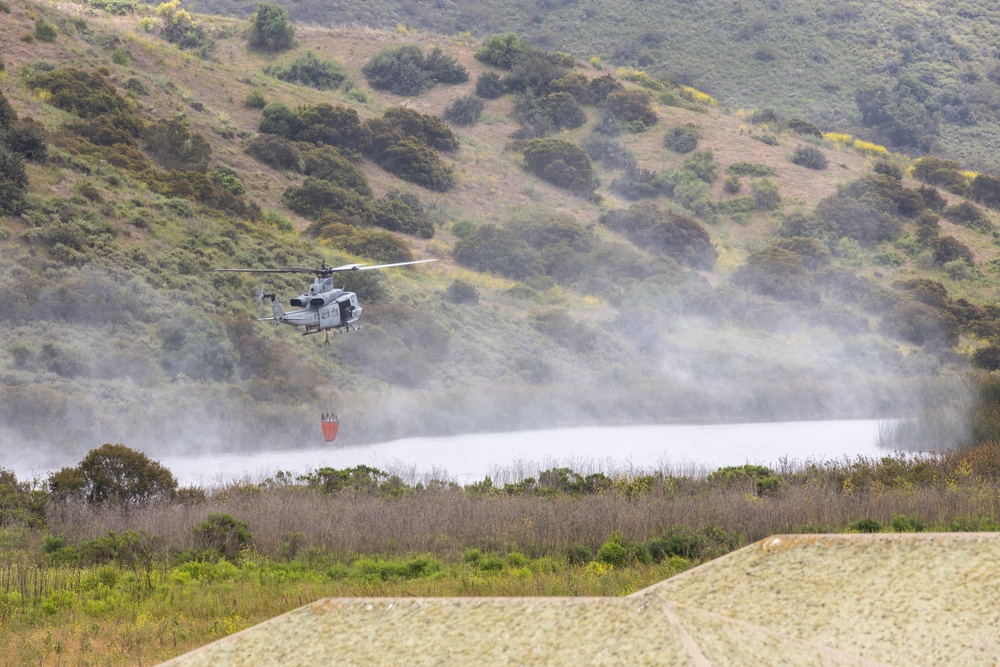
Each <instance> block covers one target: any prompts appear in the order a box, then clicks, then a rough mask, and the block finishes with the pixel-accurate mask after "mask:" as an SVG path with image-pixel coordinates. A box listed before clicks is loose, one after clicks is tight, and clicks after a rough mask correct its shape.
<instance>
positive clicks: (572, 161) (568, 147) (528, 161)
mask: <svg viewBox="0 0 1000 667" xmlns="http://www.w3.org/2000/svg"><path fill="white" fill-rule="evenodd" d="M524 160H525V166H526V168H527V169H528V171H530V172H531V173H533V174H535V175H536V176H538V177H539V178H541V179H543V180H545V181H548V182H549V183H552V184H553V185H555V186H557V187H560V188H564V189H566V190H570V191H572V192H576V193H579V194H590V193H592V192H593V191H594V170H593V165H592V164H591V162H590V158H589V157H588V156H587V153H586V152H585V151H584V150H583V149H582V148H580V146H579V145H578V144H575V143H573V142H569V141H564V140H562V139H533V140H531V141H529V142H528V144H527V145H526V146H525V148H524Z"/></svg>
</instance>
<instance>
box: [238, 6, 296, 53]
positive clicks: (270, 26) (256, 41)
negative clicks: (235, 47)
mask: <svg viewBox="0 0 1000 667" xmlns="http://www.w3.org/2000/svg"><path fill="white" fill-rule="evenodd" d="M294 42H295V26H293V25H292V24H291V23H289V21H288V11H287V10H286V9H285V8H284V7H283V6H281V5H279V4H277V3H271V2H261V3H259V4H258V5H257V10H256V11H255V12H254V13H253V14H252V15H251V16H250V27H249V29H248V30H247V44H248V45H249V46H250V48H252V49H257V50H260V51H272V52H274V51H284V50H285V49H290V48H292V44H293V43H294Z"/></svg>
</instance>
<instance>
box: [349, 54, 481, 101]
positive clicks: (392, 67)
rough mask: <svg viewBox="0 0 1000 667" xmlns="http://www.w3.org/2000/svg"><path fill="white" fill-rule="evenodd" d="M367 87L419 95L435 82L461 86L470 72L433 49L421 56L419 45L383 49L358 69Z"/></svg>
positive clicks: (399, 93) (451, 58)
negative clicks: (459, 84)
mask: <svg viewBox="0 0 1000 667" xmlns="http://www.w3.org/2000/svg"><path fill="white" fill-rule="evenodd" d="M361 72H362V74H364V76H365V79H366V80H367V81H368V85H370V86H371V87H372V88H375V89H376V90H388V91H389V92H392V93H395V94H397V95H420V94H421V93H423V92H426V91H427V90H428V89H429V88H430V87H431V86H433V85H434V84H435V83H447V84H455V83H464V82H465V81H468V79H469V73H468V71H467V70H466V69H465V67H463V66H462V65H461V64H460V63H459V62H458V61H457V60H456V59H455V58H454V57H452V56H449V55H447V54H445V53H444V52H443V51H442V50H441V49H440V48H437V47H435V48H434V49H432V50H431V52H430V53H429V54H427V56H424V53H423V51H421V49H420V47H419V46H416V45H415V44H404V45H403V46H398V47H395V48H391V49H386V50H384V51H382V52H380V53H379V54H377V55H376V56H375V57H373V58H372V59H371V60H369V61H368V62H367V63H366V64H365V66H364V67H363V68H362V69H361Z"/></svg>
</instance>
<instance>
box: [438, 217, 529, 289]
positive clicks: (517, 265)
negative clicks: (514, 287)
mask: <svg viewBox="0 0 1000 667" xmlns="http://www.w3.org/2000/svg"><path fill="white" fill-rule="evenodd" d="M452 254H453V256H454V257H455V261H457V262H458V263H459V264H461V265H463V266H467V267H469V268H471V269H475V270H476V271H484V272H489V273H496V274H498V275H501V276H504V277H506V278H511V279H513V280H525V279H527V278H531V277H534V276H540V275H544V273H545V268H544V266H543V265H542V261H541V258H540V257H539V254H538V252H537V251H536V250H535V249H534V248H533V247H531V245H530V244H528V243H527V242H525V241H524V240H523V239H521V238H519V237H518V236H517V235H515V234H514V233H513V232H511V231H509V230H507V229H504V228H502V227H497V226H496V225H494V224H491V223H487V224H484V225H480V226H479V227H477V228H476V229H475V230H472V231H470V232H469V233H467V234H466V235H465V237H464V238H462V239H459V241H458V243H456V244H455V249H454V251H453V252H452Z"/></svg>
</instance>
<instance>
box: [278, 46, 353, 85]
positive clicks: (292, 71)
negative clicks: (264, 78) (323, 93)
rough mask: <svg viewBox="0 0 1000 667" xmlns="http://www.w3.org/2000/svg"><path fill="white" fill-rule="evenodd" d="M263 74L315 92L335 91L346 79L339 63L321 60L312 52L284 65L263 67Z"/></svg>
mask: <svg viewBox="0 0 1000 667" xmlns="http://www.w3.org/2000/svg"><path fill="white" fill-rule="evenodd" d="M264 73H265V74H268V75H270V76H273V77H274V78H276V79H280V80H281V81H287V82H288V83H297V84H299V85H302V86H309V87H310V88H315V89H317V90H336V89H337V88H339V87H340V84H342V83H343V82H344V81H345V80H346V79H347V75H346V74H345V73H344V70H343V68H342V67H341V65H340V64H339V63H336V62H334V61H332V60H321V59H319V58H317V57H316V55H315V54H314V53H313V52H312V51H306V52H305V53H303V54H302V55H301V56H299V57H298V58H296V59H295V60H293V61H292V62H290V63H288V64H286V65H280V64H274V65H270V66H268V67H265V68H264Z"/></svg>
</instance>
